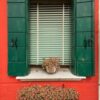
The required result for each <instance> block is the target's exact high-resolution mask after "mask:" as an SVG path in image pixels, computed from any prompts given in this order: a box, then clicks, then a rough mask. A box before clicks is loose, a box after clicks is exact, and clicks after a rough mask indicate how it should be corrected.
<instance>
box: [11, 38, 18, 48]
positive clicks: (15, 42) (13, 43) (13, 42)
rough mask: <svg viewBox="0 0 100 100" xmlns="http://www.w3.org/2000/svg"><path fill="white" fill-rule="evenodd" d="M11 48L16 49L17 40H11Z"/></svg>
mask: <svg viewBox="0 0 100 100" xmlns="http://www.w3.org/2000/svg"><path fill="white" fill-rule="evenodd" d="M11 47H16V49H17V38H16V39H12V40H11Z"/></svg>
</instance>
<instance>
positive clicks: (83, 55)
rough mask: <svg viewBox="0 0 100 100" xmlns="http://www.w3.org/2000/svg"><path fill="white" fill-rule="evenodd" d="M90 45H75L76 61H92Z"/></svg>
mask: <svg viewBox="0 0 100 100" xmlns="http://www.w3.org/2000/svg"><path fill="white" fill-rule="evenodd" d="M92 49H93V48H92V47H86V48H84V47H77V48H76V59H77V61H78V62H93V57H92V56H93V54H92V52H93V51H92Z"/></svg>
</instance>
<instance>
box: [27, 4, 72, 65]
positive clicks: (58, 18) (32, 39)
mask: <svg viewBox="0 0 100 100" xmlns="http://www.w3.org/2000/svg"><path fill="white" fill-rule="evenodd" d="M30 5H31V6H30V9H29V23H30V28H29V47H30V49H29V61H30V62H29V63H30V64H31V65H41V64H42V62H43V59H45V58H49V57H59V58H60V60H61V64H62V65H71V62H72V61H71V59H72V58H71V50H72V48H71V46H72V43H71V41H72V38H71V37H72V20H71V18H72V7H71V5H68V4H64V3H62V4H39V3H37V4H34V3H33V2H32V3H31V4H30Z"/></svg>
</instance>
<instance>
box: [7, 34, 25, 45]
mask: <svg viewBox="0 0 100 100" xmlns="http://www.w3.org/2000/svg"><path fill="white" fill-rule="evenodd" d="M25 35H26V34H25V33H9V36H8V39H9V46H10V47H11V46H12V40H13V39H14V40H17V45H18V47H22V46H24V47H25V46H26V38H25V37H26V36H25Z"/></svg>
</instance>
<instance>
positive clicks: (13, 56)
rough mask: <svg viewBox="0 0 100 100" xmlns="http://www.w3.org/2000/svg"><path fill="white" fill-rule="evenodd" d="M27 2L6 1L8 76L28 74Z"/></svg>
mask: <svg viewBox="0 0 100 100" xmlns="http://www.w3.org/2000/svg"><path fill="white" fill-rule="evenodd" d="M27 1H28V0H8V33H9V34H8V37H9V41H8V75H10V76H23V75H26V74H27V73H28V65H27V58H26V56H27V51H26V35H27V34H26V33H27V15H28V14H27V11H28V8H27V6H28V4H27Z"/></svg>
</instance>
